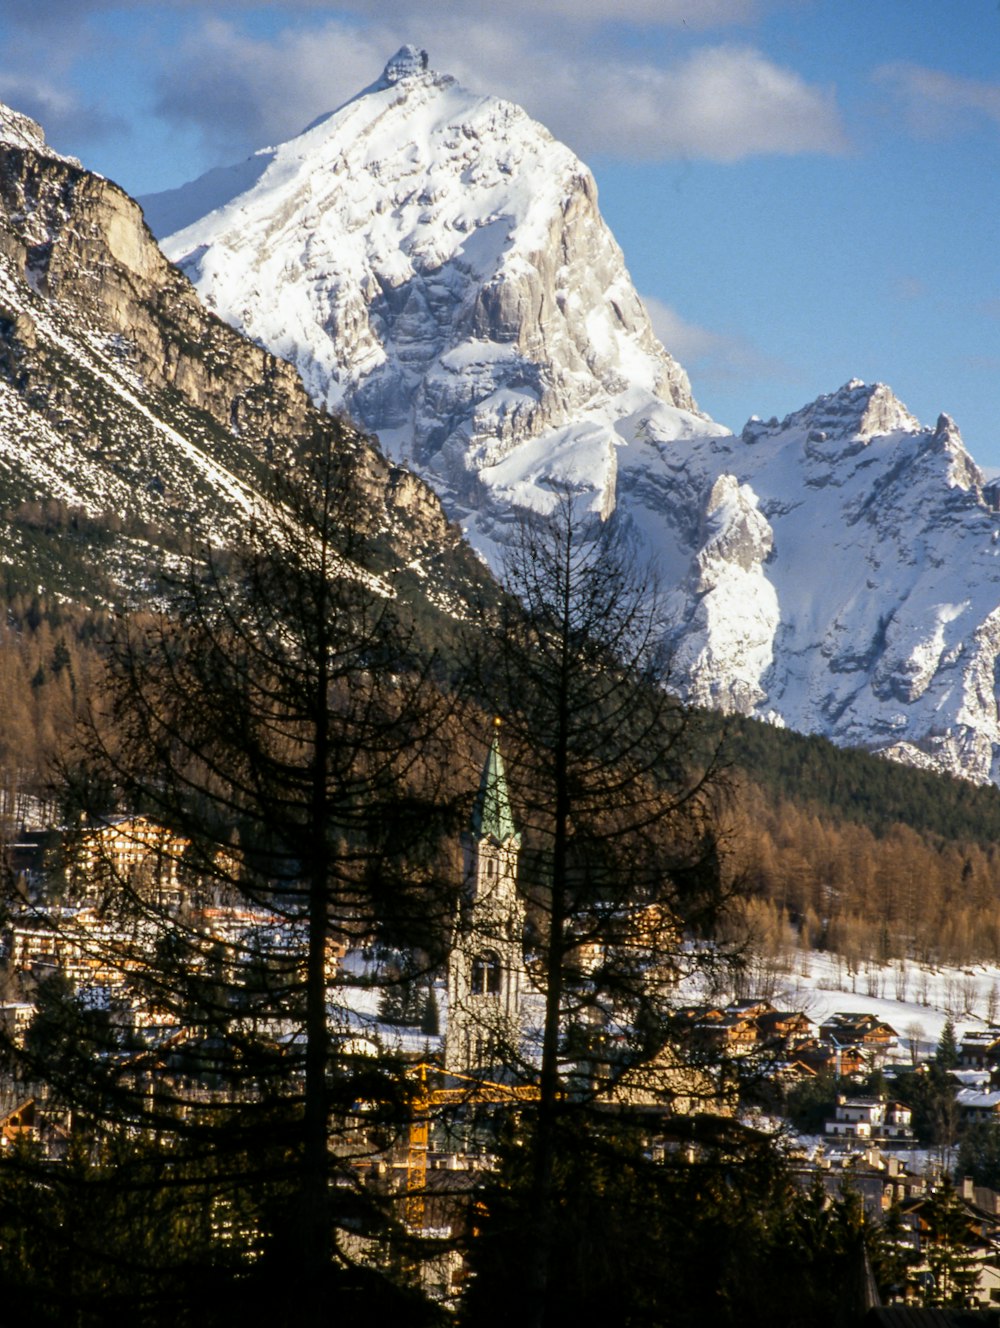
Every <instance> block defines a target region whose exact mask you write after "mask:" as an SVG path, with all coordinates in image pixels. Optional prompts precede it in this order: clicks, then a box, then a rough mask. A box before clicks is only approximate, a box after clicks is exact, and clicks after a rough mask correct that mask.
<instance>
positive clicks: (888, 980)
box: [749, 951, 1000, 1060]
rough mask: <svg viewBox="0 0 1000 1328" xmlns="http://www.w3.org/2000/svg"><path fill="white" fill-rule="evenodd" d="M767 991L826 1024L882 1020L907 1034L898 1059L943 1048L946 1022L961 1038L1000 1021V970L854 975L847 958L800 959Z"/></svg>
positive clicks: (890, 970)
mask: <svg viewBox="0 0 1000 1328" xmlns="http://www.w3.org/2000/svg"><path fill="white" fill-rule="evenodd" d="M759 986H760V989H759V990H751V991H750V993H749V994H750V995H754V996H755V995H762V996H765V997H766V999H769V1000H770V1001H771V1003H772V1004H773V1005H775V1006H777V1007H778V1008H779V1009H790V1010H802V1011H804V1012H805V1013H806V1014H807V1015H808V1016H809V1018H810V1019H812V1020H813V1021H814V1022H816V1023H821V1022H822V1021H823V1020H824V1019H826V1018H828V1017H829V1016H830V1015H832V1014H835V1013H837V1012H838V1011H855V1010H857V1011H862V1012H864V1013H870V1014H874V1015H877V1016H878V1017H879V1018H880V1019H882V1020H884V1021H885V1022H886V1023H887V1024H890V1025H891V1026H892V1027H893V1028H894V1029H895V1030H896V1032H897V1033H898V1034H899V1044H900V1045H899V1051H898V1053H897V1055H896V1058H898V1059H901V1060H902V1059H905V1060H909V1059H910V1056H911V1045H912V1044H916V1050H917V1051H918V1053H919V1054H921V1055H929V1054H930V1053H931V1052H933V1050H934V1048H935V1047H936V1046H937V1043H938V1040H939V1038H940V1037H941V1030H942V1028H943V1027H944V1024H945V1021H946V1020H947V1019H949V1018H950V1019H951V1020H952V1021H953V1022H954V1025H955V1029H956V1031H957V1032H958V1033H959V1034H961V1033H962V1032H963V1030H965V1029H967V1028H968V1029H972V1028H983V1027H985V1026H986V1025H987V1024H991V1023H998V1022H1000V967H997V966H988V967H987V966H984V965H976V966H973V967H967V968H925V967H923V966H921V965H919V964H916V963H912V962H910V963H904V964H900V963H899V962H898V961H895V962H893V963H890V964H884V965H878V964H873V965H862V966H861V967H860V968H858V969H854V970H852V969H851V968H849V967H848V965H847V963H846V961H845V960H844V958H843V956H840V955H835V954H828V953H825V952H818V951H803V952H801V953H800V954H798V955H796V956H795V957H794V959H793V960H792V961H791V963H790V965H789V966H788V969H787V971H785V972H780V973H774V972H773V971H769V972H768V974H767V978H766V981H765V982H763V983H761V984H759Z"/></svg>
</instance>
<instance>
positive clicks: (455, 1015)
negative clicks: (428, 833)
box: [445, 720, 528, 1073]
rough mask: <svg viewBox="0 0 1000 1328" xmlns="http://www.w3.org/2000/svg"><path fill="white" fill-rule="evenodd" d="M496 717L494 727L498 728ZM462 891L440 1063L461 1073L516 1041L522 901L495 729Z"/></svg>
mask: <svg viewBox="0 0 1000 1328" xmlns="http://www.w3.org/2000/svg"><path fill="white" fill-rule="evenodd" d="M499 723H500V722H499V720H497V721H496V730H499ZM464 847H465V889H464V890H463V891H462V892H461V895H460V897H459V900H458V907H457V910H456V914H455V926H454V930H453V932H452V943H451V953H450V955H449V959H448V1028H447V1032H446V1035H445V1066H446V1068H447V1069H449V1070H456V1071H459V1072H461V1073H469V1072H472V1073H475V1072H477V1071H480V1070H489V1069H490V1068H491V1067H492V1066H495V1065H497V1064H500V1063H502V1062H503V1061H504V1059H505V1056H507V1055H509V1053H510V1050H511V1049H512V1048H516V1047H517V1046H518V1043H519V1041H520V1030H521V997H522V993H523V992H524V991H525V990H526V989H527V981H528V979H527V973H526V971H525V967H524V924H525V907H524V901H523V900H522V899H521V896H520V893H519V892H518V888H517V858H518V852H519V851H520V848H521V836H520V835H519V834H518V832H517V826H516V825H515V822H514V813H513V812H512V810H511V805H510V794H509V791H508V788H507V775H506V772H505V770H504V764H503V757H502V756H501V755H500V734H499V732H498V731H495V732H494V734H493V741H492V742H491V744H490V749H489V751H488V752H487V754H486V761H485V763H484V765H483V772H482V776H481V778H480V781H479V793H478V795H477V797H476V803H475V807H474V808H473V812H472V824H471V826H470V833H469V834H468V835H467V836H466V838H465V845H464Z"/></svg>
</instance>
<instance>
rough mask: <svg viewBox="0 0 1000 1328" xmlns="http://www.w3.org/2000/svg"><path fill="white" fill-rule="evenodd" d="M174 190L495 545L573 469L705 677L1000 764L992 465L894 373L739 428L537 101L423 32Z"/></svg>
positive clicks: (880, 737)
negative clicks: (414, 42) (489, 89)
mask: <svg viewBox="0 0 1000 1328" xmlns="http://www.w3.org/2000/svg"><path fill="white" fill-rule="evenodd" d="M199 189H200V190H201V193H200V194H199V192H198V191H199ZM227 190H228V193H227V192H226V191H227ZM209 197H210V198H211V199H212V203H211V207H210V208H208V209H204V208H203V209H202V214H201V215H199V214H198V213H197V210H191V203H192V200H193V199H198V198H201V199H205V198H209ZM170 203H171V207H172V208H173V211H174V215H177V212H178V208H177V207H176V206H175V205H176V204H178V203H179V204H181V205H183V207H181V209H180V210H181V211H182V212H183V208H184V207H186V208H188V214H187V215H188V219H190V217H191V216H196V217H198V219H197V220H194V221H193V222H192V223H191V224H187V225H185V226H184V228H183V229H177V230H176V231H175V233H173V234H171V235H169V236H168V238H167V239H166V240H165V241H164V242H163V243H164V248H165V249H166V251H167V253H168V256H169V257H171V258H173V259H174V260H175V261H176V262H178V263H180V265H181V266H182V267H183V269H184V270H185V271H186V272H187V273H188V274H189V275H190V276H191V277H192V279H193V280H194V281H195V283H196V285H197V286H198V288H199V290H200V292H201V293H202V295H203V297H204V298H205V300H206V301H207V302H208V303H209V304H210V305H211V306H213V307H214V308H215V309H216V310H217V311H218V312H219V313H220V314H221V315H222V316H223V317H224V318H225V319H227V320H228V321H229V322H231V323H234V324H235V325H237V326H238V327H239V328H240V329H242V330H243V331H245V332H247V333H249V334H250V335H251V336H252V337H253V338H254V339H255V340H257V341H258V342H261V343H263V344H264V345H266V346H268V347H269V348H270V349H271V350H274V351H276V352H277V353H278V354H279V355H281V356H283V357H284V358H286V359H289V360H291V361H293V362H294V363H295V364H296V365H297V366H298V368H299V369H300V371H301V372H302V375H303V377H304V379H305V382H306V384H307V386H308V389H309V391H310V393H311V395H312V396H313V398H314V399H315V400H317V401H319V402H321V403H323V404H325V405H328V406H331V407H335V408H339V409H343V410H345V411H346V412H348V413H349V414H351V415H352V416H354V418H355V419H357V420H359V421H360V422H361V423H362V424H363V425H365V426H366V427H367V428H369V429H370V430H373V431H377V432H378V434H379V436H380V438H381V440H382V443H383V446H384V447H385V448H386V450H387V451H389V452H390V454H391V455H392V456H394V457H395V458H399V459H402V460H404V461H406V462H407V464H408V465H410V466H411V467H412V468H413V469H415V470H417V471H419V472H420V473H421V474H422V475H423V476H424V477H425V478H427V479H428V480H430V481H431V483H432V484H433V485H434V487H435V488H436V489H437V490H438V492H439V493H440V494H441V495H442V497H443V499H444V501H445V504H446V506H447V508H448V510H449V513H450V515H451V516H452V517H453V518H454V519H456V520H457V521H458V522H460V523H461V525H462V527H463V529H464V530H465V532H466V533H467V534H468V535H469V537H470V539H471V540H472V542H473V543H474V544H475V545H476V547H477V549H478V550H479V551H480V553H482V554H483V555H484V556H485V557H486V558H487V559H488V560H489V561H490V562H491V563H493V564H494V565H497V564H499V563H500V562H502V558H503V548H504V543H505V541H506V540H507V539H509V538H510V532H511V530H512V529H513V528H514V526H515V524H516V523H515V522H513V521H512V520H511V509H512V508H522V509H523V508H529V509H532V510H535V511H540V512H545V511H547V510H549V509H551V507H552V505H553V504H554V503H555V502H556V501H557V495H558V494H561V493H565V492H566V491H567V490H568V491H570V492H572V493H573V495H574V499H575V501H578V502H579V503H581V504H582V506H583V508H584V509H585V510H587V511H589V512H592V513H594V514H595V515H597V516H598V517H600V518H601V519H602V520H609V519H614V520H616V521H619V522H621V523H622V524H623V525H624V527H625V530H626V532H627V534H628V537H629V538H630V539H631V540H632V541H633V542H634V545H635V548H636V551H637V555H638V556H639V557H640V559H642V560H643V561H645V560H646V559H647V558H648V559H651V560H653V561H654V562H655V563H656V566H657V571H658V574H659V576H660V578H661V580H662V582H663V583H664V584H665V585H667V586H669V587H672V588H673V590H672V593H671V595H670V599H671V608H672V611H673V623H674V626H673V628H672V630H671V632H670V634H669V635H670V640H671V642H672V644H673V647H674V670H673V674H672V679H673V682H674V683H675V685H677V686H678V688H679V689H680V690H682V691H683V692H684V693H685V694H686V695H687V696H688V697H689V698H691V699H692V700H695V701H698V702H702V703H705V704H710V705H713V706H718V707H720V708H722V709H725V710H736V711H740V712H742V713H747V714H756V715H760V716H767V717H772V718H775V719H777V720H780V721H782V722H784V723H786V724H788V725H789V726H790V727H793V728H798V729H801V730H805V731H818V732H822V733H825V734H827V735H829V736H830V737H832V738H834V739H835V740H836V741H838V742H842V743H845V744H858V745H863V746H867V747H871V748H876V749H879V750H883V751H888V752H894V753H897V754H899V753H904V754H912V753H920V754H921V756H920V757H919V758H918V757H917V756H912V755H910V757H909V759H914V760H916V759H925V758H926V759H929V760H931V761H933V762H934V764H935V765H937V766H938V767H939V768H942V767H943V768H946V769H949V770H954V771H956V772H962V773H965V774H966V775H969V776H971V777H973V778H975V779H980V780H987V779H994V780H996V781H997V782H1000V719H998V714H1000V708H998V703H997V692H998V684H997V679H998V678H1000V609H998V608H997V605H998V604H1000V521H998V519H997V511H996V508H997V507H1000V499H998V498H997V493H998V492H1000V486H998V487H997V488H996V489H991V490H989V492H987V493H986V494H984V490H983V482H982V476H981V475H980V473H979V472H978V470H977V468H976V467H975V465H974V463H973V462H972V461H971V459H970V458H969V456H968V453H967V452H966V451H965V448H964V445H963V444H962V440H961V437H960V436H959V434H958V430H957V429H956V428H955V426H954V425H953V424H952V422H951V421H950V420H948V419H947V418H945V417H943V418H942V419H941V420H939V421H938V424H937V426H936V427H935V428H923V427H921V425H920V423H919V422H918V421H917V420H916V419H915V418H914V416H913V415H911V414H910V412H909V411H908V410H907V409H906V407H905V406H904V405H903V403H902V402H901V401H899V400H898V398H897V397H896V396H895V395H894V394H893V392H892V391H891V389H890V388H889V387H887V386H886V385H885V384H883V383H878V382H876V383H872V384H867V383H864V382H862V381H861V380H860V379H856V378H855V379H851V381H850V382H847V383H845V384H844V385H843V386H842V387H841V388H839V389H838V390H837V391H835V392H832V393H829V394H828V395H825V396H821V397H819V398H818V399H817V400H815V401H813V402H811V403H810V404H808V405H806V406H803V407H802V408H801V409H799V410H797V411H794V412H793V413H792V414H790V415H788V416H786V418H785V419H784V420H783V421H781V422H780V423H779V421H778V420H777V419H772V420H770V421H768V422H766V423H765V422H763V421H761V420H759V419H756V418H755V419H753V420H751V421H750V423H749V424H748V425H747V426H746V428H745V429H744V431H743V434H742V437H733V436H732V434H730V433H729V432H728V430H725V429H723V428H722V427H721V426H719V425H717V424H715V423H714V422H713V421H712V420H710V419H708V418H707V417H706V416H705V415H703V414H701V413H700V412H699V411H698V409H697V406H696V405H695V402H694V400H693V398H692V396H691V393H690V389H689V385H688V382H687V377H686V375H685V374H684V372H683V370H682V369H681V368H680V366H679V365H678V364H677V363H676V362H675V361H674V360H673V359H672V358H671V357H670V356H669V355H668V354H667V352H666V351H665V350H664V348H663V347H662V346H661V345H660V343H659V342H658V341H657V339H656V337H655V335H654V333H653V330H652V327H651V325H650V322H649V318H648V316H647V314H646V311H645V310H644V308H643V306H642V303H641V301H640V300H639V298H638V296H637V294H636V292H635V290H634V288H633V286H632V283H631V280H630V278H629V275H628V272H627V271H626V269H625V264H624V259H623V257H622V254H621V251H620V250H619V249H618V246H617V245H616V244H615V241H614V239H613V238H612V236H611V235H610V233H609V231H608V230H607V227H606V226H605V225H604V223H603V221H602V219H601V217H600V214H599V211H598V207H597V189H596V186H595V184H594V180H593V177H592V176H591V174H590V172H589V171H588V170H587V168H586V167H585V166H584V165H583V164H582V163H581V162H580V161H579V160H578V159H577V158H576V157H575V156H574V154H573V153H572V152H571V151H570V150H569V149H568V148H567V147H565V146H563V145H562V144H560V143H558V142H556V141H555V140H554V139H553V138H552V136H551V134H549V133H548V131H547V130H545V129H544V128H543V127H542V126H541V125H539V124H537V123H535V122H534V121H533V120H532V119H531V118H530V117H529V116H528V115H527V114H526V112H525V111H523V110H522V109H520V108H519V107H517V106H514V105H512V104H511V103H509V102H504V101H501V100H499V99H497V98H495V97H490V96H480V95H478V94H476V93H472V92H469V91H467V90H466V89H464V88H463V87H461V85H460V84H458V83H457V82H456V81H455V80H454V79H451V78H450V77H448V76H446V75H441V74H439V73H435V72H434V71H433V70H432V69H430V67H429V62H428V61H425V57H424V53H423V52H422V50H420V49H419V48H417V47H412V48H403V49H402V51H400V52H399V53H398V54H397V55H396V56H394V57H393V59H392V60H390V62H389V64H388V65H387V66H386V69H385V71H384V73H383V74H382V76H381V77H380V78H379V79H378V80H377V81H376V82H375V83H372V84H371V85H369V87H367V88H366V89H364V90H363V91H362V92H360V93H359V94H358V96H356V97H355V98H354V99H353V100H352V101H350V102H347V103H346V104H345V105H343V106H342V107H341V108H340V109H339V110H337V111H334V112H333V113H332V114H330V115H328V116H326V117H324V118H323V119H322V120H319V121H316V122H315V123H314V124H313V125H312V126H311V127H310V128H309V129H308V130H307V131H306V132H305V133H303V134H301V135H299V136H298V137H297V138H295V139H292V140H290V141H289V142H287V143H284V144H281V145H279V146H278V147H275V148H271V149H268V150H267V151H264V152H261V153H259V154H257V155H256V156H255V157H254V158H252V159H251V160H250V162H248V163H245V164H244V166H243V167H240V168H237V169H234V170H232V171H229V172H225V171H223V172H218V173H216V175H214V176H213V177H212V178H211V179H210V180H209V181H207V182H205V181H202V182H200V183H199V182H196V184H195V185H194V186H190V187H188V189H187V190H182V191H179V195H175V196H174V197H173V198H172V199H171V200H170ZM159 206H160V204H159V201H158V200H156V199H153V200H151V209H150V216H151V219H153V218H155V215H156V209H157V207H159ZM665 224H666V223H665ZM153 225H154V228H156V221H155V219H154V220H153ZM160 230H161V231H162V227H160Z"/></svg>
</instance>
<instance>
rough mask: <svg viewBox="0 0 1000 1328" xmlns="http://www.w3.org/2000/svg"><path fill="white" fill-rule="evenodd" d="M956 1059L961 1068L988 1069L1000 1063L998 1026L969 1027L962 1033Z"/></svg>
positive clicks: (999, 1029)
mask: <svg viewBox="0 0 1000 1328" xmlns="http://www.w3.org/2000/svg"><path fill="white" fill-rule="evenodd" d="M958 1060H959V1064H960V1065H961V1067H962V1069H963V1070H990V1069H992V1068H993V1066H995V1065H1000V1028H997V1027H996V1026H995V1025H991V1026H990V1027H989V1028H969V1029H966V1030H965V1032H964V1033H963V1034H962V1039H961V1041H960V1043H959V1046H958Z"/></svg>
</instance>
